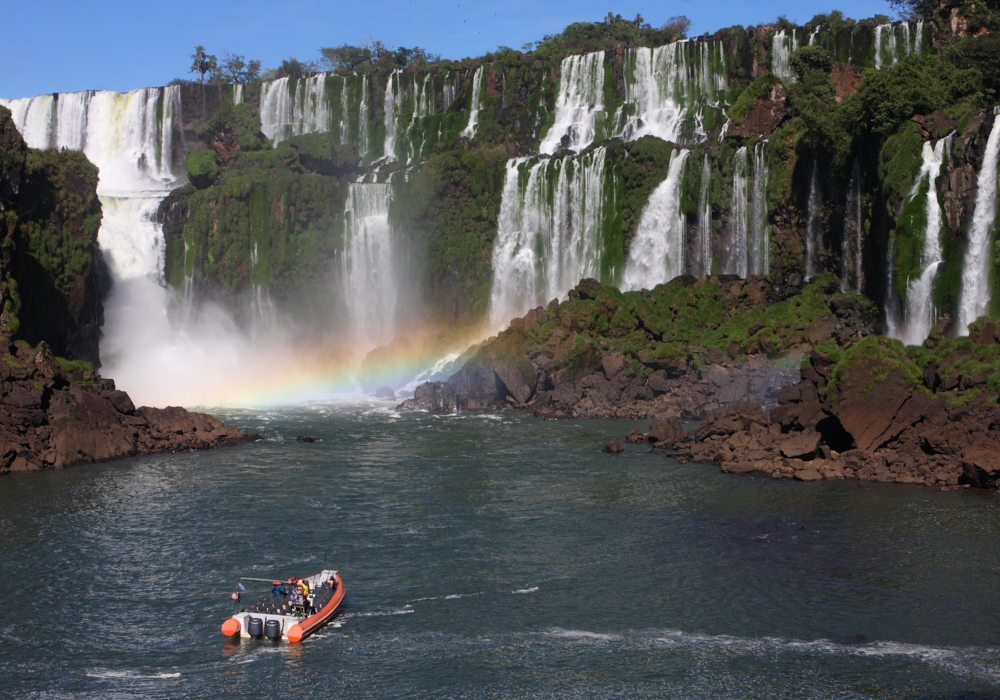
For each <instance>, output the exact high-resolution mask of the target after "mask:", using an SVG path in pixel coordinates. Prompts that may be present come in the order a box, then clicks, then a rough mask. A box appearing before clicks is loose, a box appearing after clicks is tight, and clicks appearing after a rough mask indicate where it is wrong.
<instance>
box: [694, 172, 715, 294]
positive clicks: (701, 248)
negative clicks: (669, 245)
mask: <svg viewBox="0 0 1000 700" xmlns="http://www.w3.org/2000/svg"><path fill="white" fill-rule="evenodd" d="M711 182H712V170H711V168H710V166H709V164H708V154H707V153H706V154H705V155H704V156H702V159H701V192H700V193H699V195H698V232H697V238H696V241H695V255H696V257H695V274H696V275H698V276H699V277H700V276H701V275H710V274H712V205H711V204H710V203H709V201H708V191H709V187H710V185H711Z"/></svg>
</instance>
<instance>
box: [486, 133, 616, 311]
mask: <svg viewBox="0 0 1000 700" xmlns="http://www.w3.org/2000/svg"><path fill="white" fill-rule="evenodd" d="M604 160H605V150H604V149H603V148H596V149H594V150H593V151H591V152H589V153H586V154H584V155H581V156H576V157H566V158H553V159H543V160H540V161H538V162H537V163H535V164H534V165H529V160H528V159H527V158H515V159H512V160H509V161H507V173H506V177H505V179H504V189H503V199H502V201H501V205H500V217H499V221H498V227H497V236H496V242H495V243H494V246H493V289H492V292H491V294H490V323H491V324H492V325H493V326H494V327H499V326H501V325H503V324H506V323H507V322H508V321H510V319H512V318H514V317H516V316H523V315H524V314H525V313H526V312H527V311H528V310H529V309H531V308H533V307H535V306H538V305H539V304H544V303H546V302H548V301H549V300H551V299H553V298H557V297H558V298H564V297H565V296H566V294H567V293H568V292H569V290H570V289H572V288H573V287H575V286H576V285H577V284H578V283H579V282H580V280H581V279H583V278H585V277H594V278H600V276H601V255H600V253H601V247H602V224H603V219H604V204H603V202H604V186H605V182H604V180H605V178H604ZM525 169H526V170H527V173H526V175H527V177H526V179H524V182H525V184H524V185H523V186H522V185H521V182H522V178H524V175H523V174H522V171H523V170H525Z"/></svg>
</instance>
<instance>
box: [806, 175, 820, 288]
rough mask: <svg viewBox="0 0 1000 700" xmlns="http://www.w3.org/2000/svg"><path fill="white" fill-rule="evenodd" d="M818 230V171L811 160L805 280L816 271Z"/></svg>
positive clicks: (809, 278) (811, 276)
mask: <svg viewBox="0 0 1000 700" xmlns="http://www.w3.org/2000/svg"><path fill="white" fill-rule="evenodd" d="M819 230H820V200H819V173H818V171H817V169H816V162H815V161H813V165H812V174H811V175H810V176H809V201H808V205H807V209H806V280H807V281H808V280H811V279H812V278H813V277H815V276H816V273H817V271H818V267H819V266H818V262H819V261H818V260H817V253H818V252H819V247H820V246H819Z"/></svg>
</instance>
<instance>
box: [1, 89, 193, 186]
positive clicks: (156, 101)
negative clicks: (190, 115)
mask: <svg viewBox="0 0 1000 700" xmlns="http://www.w3.org/2000/svg"><path fill="white" fill-rule="evenodd" d="M0 104H2V105H3V106H5V107H7V108H8V109H10V110H11V113H12V115H13V118H14V124H15V125H16V126H17V129H18V131H19V132H20V133H21V135H22V136H23V137H24V140H25V142H26V143H27V144H28V146H29V147H31V148H41V149H47V148H68V149H71V150H82V151H83V152H84V153H85V154H86V156H87V158H89V159H90V161H91V162H92V163H93V164H94V165H96V166H97V167H98V168H99V169H100V182H99V184H98V193H99V194H100V195H102V196H105V197H107V196H125V197H128V196H135V195H139V194H146V195H148V196H153V195H155V194H157V193H163V194H164V195H165V194H166V193H167V192H169V191H170V190H171V189H173V188H174V187H176V186H177V185H178V184H182V183H178V180H179V179H180V180H182V179H183V174H182V173H180V172H176V171H177V170H179V169H178V168H175V166H174V146H175V144H174V129H173V121H174V117H175V115H177V116H179V115H180V104H181V102H180V88H179V87H177V86H176V85H174V86H170V87H165V88H142V89H141V90H133V91H132V92H127V93H119V92H110V91H106V90H100V91H96V92H95V91H87V92H71V93H61V94H59V95H54V96H53V95H41V96H39V97H29V98H23V99H19V100H0Z"/></svg>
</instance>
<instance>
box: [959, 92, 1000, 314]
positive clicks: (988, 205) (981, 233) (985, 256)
mask: <svg viewBox="0 0 1000 700" xmlns="http://www.w3.org/2000/svg"><path fill="white" fill-rule="evenodd" d="M998 111H1000V110H996V109H995V110H994V114H996V113H997V112H998ZM998 155H1000V118H997V117H996V116H994V121H993V127H992V128H991V129H990V137H989V139H987V141H986V152H985V153H984V154H983V165H982V169H981V170H980V171H979V191H978V192H977V193H976V208H975V211H974V213H973V215H972V226H971V227H970V228H969V238H968V241H969V242H968V247H967V248H966V249H965V260H964V261H963V263H962V293H961V303H960V304H959V310H958V328H959V330H960V332H962V333H968V330H969V324H970V323H972V322H973V321H975V320H976V319H977V318H979V317H980V316H986V315H987V314H988V313H989V309H990V300H991V298H992V294H993V288H992V284H991V281H990V276H991V275H990V270H991V265H992V261H993V254H992V253H993V251H992V250H991V248H992V244H993V227H994V222H995V220H996V213H997V156H998Z"/></svg>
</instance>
